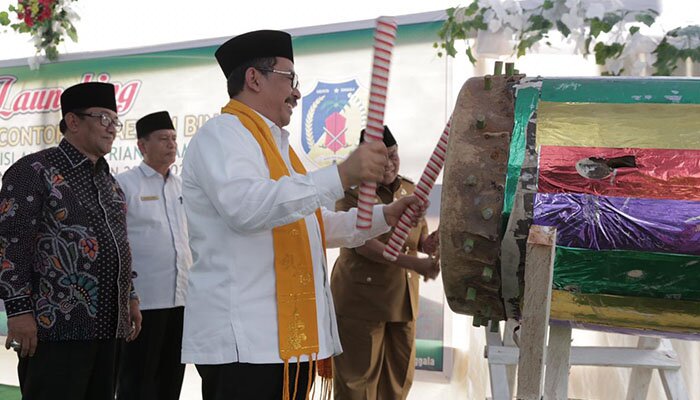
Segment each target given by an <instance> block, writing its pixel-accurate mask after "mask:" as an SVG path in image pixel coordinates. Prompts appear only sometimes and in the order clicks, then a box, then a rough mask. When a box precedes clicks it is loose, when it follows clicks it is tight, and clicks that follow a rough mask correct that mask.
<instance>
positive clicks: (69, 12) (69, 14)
mask: <svg viewBox="0 0 700 400" xmlns="http://www.w3.org/2000/svg"><path fill="white" fill-rule="evenodd" d="M63 11H65V12H66V19H68V21H70V22H71V23H75V22H76V21H80V16H79V15H78V14H77V13H76V12H75V11H73V8H72V7H71V6H70V5H67V6H65V7H63Z"/></svg>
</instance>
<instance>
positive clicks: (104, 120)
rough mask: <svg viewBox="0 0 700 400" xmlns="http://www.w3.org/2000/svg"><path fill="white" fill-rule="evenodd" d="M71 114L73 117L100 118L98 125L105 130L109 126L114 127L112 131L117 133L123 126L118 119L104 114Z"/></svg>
mask: <svg viewBox="0 0 700 400" xmlns="http://www.w3.org/2000/svg"><path fill="white" fill-rule="evenodd" d="M72 112H73V114H75V115H80V116H83V117H93V118H100V125H102V126H104V127H105V128H109V127H110V125H111V126H113V127H114V130H116V131H117V132H119V131H121V130H122V128H124V124H123V123H122V122H121V121H120V120H119V118H118V117H117V118H112V117H110V116H109V115H108V114H106V113H104V112H92V113H86V112H80V111H72Z"/></svg>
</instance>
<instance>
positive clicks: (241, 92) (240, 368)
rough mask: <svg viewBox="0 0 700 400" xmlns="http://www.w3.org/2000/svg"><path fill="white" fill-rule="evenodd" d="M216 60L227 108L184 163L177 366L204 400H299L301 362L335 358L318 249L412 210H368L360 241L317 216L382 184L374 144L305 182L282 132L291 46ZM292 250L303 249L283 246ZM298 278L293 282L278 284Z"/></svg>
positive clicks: (267, 45) (287, 40)
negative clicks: (184, 271) (188, 259)
mask: <svg viewBox="0 0 700 400" xmlns="http://www.w3.org/2000/svg"><path fill="white" fill-rule="evenodd" d="M215 55H216V58H217V61H218V62H219V65H220V66H221V68H222V70H223V72H224V76H225V77H226V78H227V81H228V92H229V97H230V98H231V101H230V102H229V103H228V104H227V105H226V106H225V107H224V108H223V109H222V114H221V115H220V116H217V117H214V118H212V119H210V120H209V121H207V123H205V124H204V125H203V126H202V127H201V128H200V129H199V131H198V132H197V134H196V135H195V136H194V137H193V138H192V140H191V142H190V143H189V146H188V149H187V153H186V154H185V157H184V161H183V198H184V201H185V208H186V210H187V217H188V224H189V233H190V247H191V248H192V252H193V255H194V264H193V266H192V270H191V271H190V281H189V293H188V298H187V306H186V307H185V326H184V334H183V342H182V361H183V362H186V363H194V364H196V365H197V369H198V371H199V374H200V376H201V377H202V394H203V398H204V400H219V399H227V400H237V399H240V400H248V399H256V400H279V399H282V398H292V399H294V400H302V399H305V398H306V396H307V393H308V390H309V388H310V384H309V375H310V372H313V371H310V366H309V362H308V361H309V360H310V359H313V360H323V359H327V358H328V357H330V356H333V355H336V354H339V353H340V352H341V351H342V350H341V347H340V341H339V339H338V331H337V327H336V320H335V314H334V310H333V300H332V297H331V294H330V289H329V284H328V270H327V266H326V259H325V254H324V239H325V244H326V245H327V246H329V247H338V246H347V247H355V246H359V245H362V244H363V243H364V242H365V241H366V240H367V239H370V238H372V237H375V236H377V235H379V234H381V233H384V232H386V231H388V230H389V227H390V225H394V224H396V222H397V221H398V218H399V217H400V215H401V213H402V212H403V211H404V209H405V208H406V207H407V206H408V205H410V204H414V203H417V200H416V199H415V198H414V197H407V198H404V199H402V200H399V201H397V202H394V203H392V204H390V205H387V206H383V205H379V206H375V208H374V213H373V218H372V228H371V229H369V230H365V231H358V230H356V229H355V223H356V215H357V214H356V211H357V210H355V209H353V210H350V211H348V212H332V211H329V210H326V209H325V208H323V207H322V205H323V204H331V203H333V202H335V201H336V200H338V199H340V198H342V197H343V190H344V189H347V188H349V187H350V186H354V185H357V184H359V183H360V182H361V181H374V182H377V181H379V180H381V179H382V177H383V174H384V169H385V167H386V164H387V151H386V147H385V146H384V144H383V143H381V142H374V143H365V144H363V145H361V146H360V147H359V148H358V149H357V150H355V152H353V153H352V154H351V155H350V156H349V157H348V158H347V159H346V161H344V162H343V163H341V164H339V165H333V166H330V167H327V168H322V169H319V170H316V171H312V172H308V173H305V171H303V166H301V167H300V165H299V164H300V162H299V160H298V158H297V157H296V155H295V154H294V152H293V150H292V149H291V147H290V146H289V133H288V132H287V131H286V130H284V129H283V127H284V126H286V125H288V124H289V121H290V117H291V114H292V110H293V108H294V107H295V106H296V105H297V101H298V99H299V98H300V97H301V94H300V93H299V90H298V79H297V75H296V73H295V72H294V59H293V52H292V42H291V36H290V35H289V34H287V33H285V32H279V31H256V32H249V33H246V34H243V35H240V36H237V37H234V38H233V39H231V40H229V41H228V42H226V43H224V44H223V45H222V46H221V47H219V49H217V51H216V54H215ZM280 169H282V170H283V171H281V172H280ZM300 171H301V172H300ZM420 217H421V215H418V218H420ZM414 222H417V219H416V221H414ZM299 227H300V228H299ZM296 241H300V242H299V243H303V245H302V246H301V247H300V248H295V249H290V246H287V244H288V243H293V242H296ZM300 259H302V260H308V262H303V263H301V262H299V260H300ZM287 267H289V268H287ZM305 268H307V269H306V271H308V272H303V273H300V274H299V275H298V278H299V279H280V277H284V276H286V275H285V273H287V272H288V271H287V270H286V269H294V270H296V269H299V270H304V269H305ZM288 285H289V286H292V287H293V288H292V289H291V291H290V294H289V297H284V296H283V295H281V293H283V290H286V286H288ZM304 285H308V286H304ZM300 287H304V288H306V289H308V290H306V291H305V292H304V293H301V292H299V290H298V289H299V288H300ZM284 293H286V292H284ZM302 295H303V296H302ZM302 297H303V298H302ZM309 302H310V303H309ZM289 303H293V304H294V307H293V308H292V311H291V313H286V311H288V306H289ZM309 304H313V310H312V315H311V316H310V317H309V316H308V314H305V313H306V311H307V309H306V307H308V305H309ZM297 305H299V307H298V308H297V307H296V306H297ZM305 315H306V317H305ZM310 327H312V328H311V329H310ZM349 351H352V349H349ZM297 361H300V363H299V364H297ZM297 365H299V368H298V369H297ZM319 366H320V365H319Z"/></svg>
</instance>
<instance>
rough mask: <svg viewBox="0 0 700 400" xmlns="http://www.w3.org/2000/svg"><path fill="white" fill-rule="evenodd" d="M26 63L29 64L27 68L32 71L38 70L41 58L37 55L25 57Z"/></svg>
mask: <svg viewBox="0 0 700 400" xmlns="http://www.w3.org/2000/svg"><path fill="white" fill-rule="evenodd" d="M27 65H29V69H30V70H32V71H36V70H38V69H39V66H40V65H41V58H39V56H33V57H29V58H27Z"/></svg>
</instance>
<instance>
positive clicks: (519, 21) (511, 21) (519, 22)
mask: <svg viewBox="0 0 700 400" xmlns="http://www.w3.org/2000/svg"><path fill="white" fill-rule="evenodd" d="M524 20H525V19H524V18H523V16H522V15H517V14H508V16H506V18H505V19H504V20H503V23H504V24H506V25H508V26H510V27H511V28H513V29H514V30H516V31H520V30H522V29H523V24H524V22H525V21H524Z"/></svg>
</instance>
